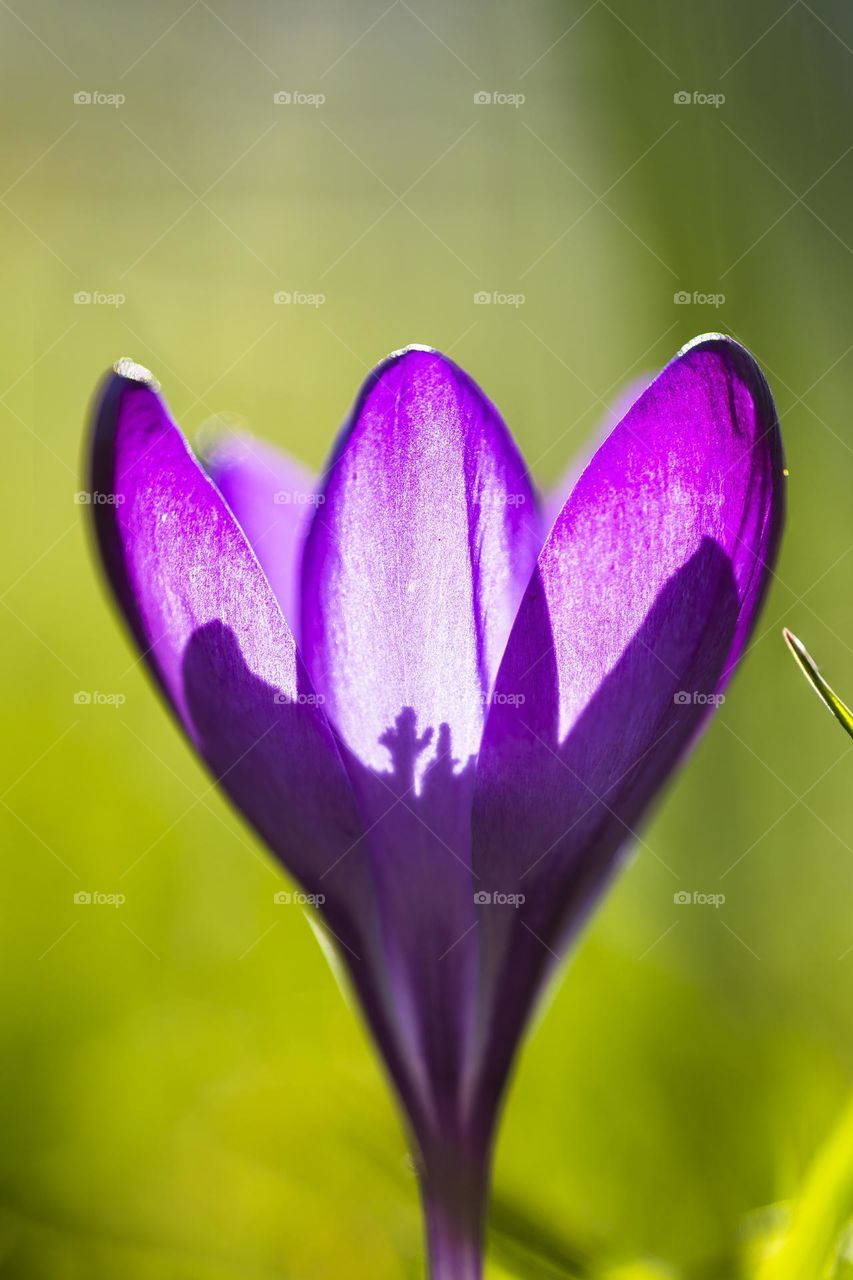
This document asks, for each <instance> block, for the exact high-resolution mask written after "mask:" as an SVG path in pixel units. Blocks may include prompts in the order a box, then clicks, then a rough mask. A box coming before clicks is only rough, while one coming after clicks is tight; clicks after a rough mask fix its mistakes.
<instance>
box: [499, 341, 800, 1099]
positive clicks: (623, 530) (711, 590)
mask: <svg viewBox="0 0 853 1280" xmlns="http://www.w3.org/2000/svg"><path fill="white" fill-rule="evenodd" d="M782 514H783V459H782V448H781V441H780V437H779V431H778V424H777V420H776V412H775V408H774V405H773V401H772V398H771V396H770V392H769V390H768V388H767V384H766V382H765V380H764V377H763V375H762V374H761V372H760V370H759V368H758V366H757V365H756V363H755V361H754V360H753V359H752V357H751V356H750V355H749V354H748V352H746V351H745V350H744V349H743V348H742V347H740V346H739V345H738V344H737V343H735V342H733V341H731V340H730V339H727V338H723V337H717V336H712V337H707V338H703V339H698V340H697V341H696V342H694V343H692V344H691V345H690V346H688V347H687V348H685V349H684V351H683V352H681V353H680V354H679V355H678V356H677V357H676V358H675V360H673V361H672V363H671V364H669V365H668V366H667V367H666V369H664V371H663V373H661V374H660V376H659V377H658V378H657V379H656V380H655V382H654V383H652V385H651V386H650V387H649V388H648V390H647V391H646V392H645V393H644V394H643V395H642V396H641V397H640V399H639V400H638V401H637V402H636V404H634V406H633V407H632V408H631V409H630V411H629V412H628V413H627V415H626V416H625V418H624V419H623V420H622V422H621V423H620V424H619V426H618V427H617V428H616V429H615V430H614V432H613V433H612V434H611V435H610V437H609V438H608V439H607V440H606V441H605V443H604V444H603V445H602V446H601V448H600V449H599V450H598V452H597V453H596V455H595V457H594V458H593V460H592V462H591V463H590V465H589V466H588V468H587V469H586V471H585V472H584V473H583V475H582V476H581V477H580V479H579V481H578V483H577V485H576V487H575V489H574V492H573V493H572V495H571V497H570V498H569V500H568V502H567V503H566V505H565V507H564V509H563V511H562V513H561V514H560V516H559V517H558V519H557V522H556V524H555V526H554V529H553V530H552V532H551V534H550V536H549V538H548V540H547V541H546V544H545V547H544V549H543V551H542V554H541V556H540V558H539V563H538V566H537V571H536V573H535V574H534V577H533V579H532V580H531V584H530V587H529V588H528V591H527V593H526V595H525V599H524V602H523V604H522V606H521V608H520V610H519V615H518V618H517V620H516V623H515V626H514V628H513V632H512V635H511V637H510V640H509V644H508V647H507V652H506V656H505V658H504V661H503V664H502V666H501V670H500V673H499V675H498V679H497V684H496V692H495V700H494V705H493V706H492V708H491V711H490V714H489V719H488V723H487V727H486V731H485V735H484V742H483V748H482V752H481V757H480V763H479V768H478V777H477V795H476V799H475V808H474V867H475V870H476V871H478V872H479V874H480V876H481V878H482V882H483V888H484V889H485V890H488V891H491V892H492V894H493V895H494V894H495V893H503V894H512V893H515V894H522V895H524V902H523V904H522V905H521V906H520V907H519V908H518V909H517V910H515V911H507V910H506V909H505V908H504V909H503V910H502V911H501V910H500V909H496V908H495V907H494V906H491V905H486V906H484V907H483V908H481V912H480V924H481V928H480V942H481V948H482V961H483V968H484V973H485V978H484V981H483V985H482V987H481V1013H482V1026H481V1034H482V1043H481V1049H482V1073H483V1077H485V1078H487V1079H488V1080H490V1082H491V1086H490V1088H487V1089H486V1091H485V1092H486V1094H487V1095H488V1094H489V1093H491V1096H492V1100H494V1097H495V1096H496V1094H497V1093H499V1091H500V1088H501V1087H502V1084H503V1080H504V1077H505V1073H506V1071H507V1069H508V1066H509V1062H510V1060H511V1056H512V1052H513V1048H514V1045H515V1043H516V1042H517V1038H518V1036H519V1035H520V1032H521V1029H522V1027H523V1024H524V1020H525V1018H526V1016H527V1014H528V1013H529V1010H530V1006H531V1003H532V1000H533V998H534V995H535V992H536V989H537V987H538V984H539V982H540V980H541V977H542V974H543V973H544V971H545V970H546V969H547V967H548V964H549V962H550V960H551V958H552V956H553V954H554V952H555V951H559V949H560V947H561V946H562V945H563V944H564V943H565V941H566V939H567V937H568V936H569V935H570V934H571V933H572V932H573V931H574V930H576V929H577V927H578V926H579V924H580V923H581V922H582V920H583V918H584V916H585V914H586V912H587V910H588V908H589V907H590V906H591V904H592V903H593V902H594V900H595V898H596V896H597V894H598V893H599V892H600V889H601V887H602V885H603V883H604V882H605V881H606V879H607V877H608V876H609V875H610V874H611V873H612V871H613V869H614V867H615V864H616V860H617V856H618V853H619V851H620V849H621V848H622V846H623V845H624V843H625V840H626V838H628V837H629V836H630V835H631V834H632V833H633V831H634V829H635V827H636V825H637V823H638V821H639V820H640V818H641V817H642V815H643V813H644V811H645V810H646V808H647V807H648V805H649V803H650V802H651V801H652V800H653V798H654V797H655V795H656V794H657V792H658V791H659V789H660V787H661V785H662V784H663V783H664V781H665V780H666V778H667V777H668V775H669V774H670V772H671V771H672V769H673V767H674V765H675V764H676V762H677V761H678V759H679V757H680V756H681V754H682V753H683V751H684V749H685V748H686V747H687V745H688V744H689V743H690V741H691V740H692V739H693V738H694V737H695V734H696V732H697V730H698V728H699V727H700V725H701V723H702V721H703V720H704V719H705V718H706V715H707V713H708V710H709V708H710V707H712V706H713V705H715V703H716V700H717V698H718V695H719V692H720V690H721V688H722V687H723V686H724V683H725V681H726V678H727V676H728V675H729V673H730V672H731V670H732V668H733V666H734V664H735V663H736V661H737V659H738V657H739V656H740V654H741V653H742V651H743V649H744V646H745V644H746V641H747V638H748V636H749V633H750V630H751V628H752V625H753V623H754V621H755V617H756V613H757V611H758V608H759V606H760V603H761V600H762V598H763V595H764V592H765V589H766V587H767V584H768V581H769V577H770V574H771V572H772V566H773V563H774V560H775V556H776V551H777V546H778V541H779V535H780V531H781V523H782ZM490 1027H491V1028H494V1029H493V1030H490Z"/></svg>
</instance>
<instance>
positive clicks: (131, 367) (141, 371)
mask: <svg viewBox="0 0 853 1280" xmlns="http://www.w3.org/2000/svg"><path fill="white" fill-rule="evenodd" d="M113 370H114V371H115V372H116V373H117V374H118V375H119V376H120V377H122V378H129V379H130V381H131V382H142V383H144V384H145V386H146V387H151V388H152V390H153V391H159V390H160V383H159V382H158V381H157V379H156V378H155V377H154V374H153V373H152V372H151V370H150V369H146V368H145V366H144V365H142V364H137V363H136V361H135V360H131V359H129V358H128V357H127V356H122V358H121V360H116V362H115V364H114V365H113Z"/></svg>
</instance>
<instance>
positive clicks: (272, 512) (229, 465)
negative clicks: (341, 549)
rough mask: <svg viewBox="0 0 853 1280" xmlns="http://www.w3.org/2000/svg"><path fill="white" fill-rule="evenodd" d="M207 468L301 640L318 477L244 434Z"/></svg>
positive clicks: (224, 444) (214, 451) (212, 453)
mask: <svg viewBox="0 0 853 1280" xmlns="http://www.w3.org/2000/svg"><path fill="white" fill-rule="evenodd" d="M204 464H205V467H206V469H207V471H208V473H209V474H210V475H211V476H212V477H213V479H214V481H215V483H216V487H217V488H218V489H219V492H220V493H221V494H222V496H223V497H224V499H225V501H226V502H227V503H228V505H229V507H230V508H231V510H232V511H233V512H234V514H235V516H236V517H237V520H238V521H239V523H240V525H241V527H242V529H243V532H244V533H245V535H246V537H247V539H248V541H249V545H250V546H251V548H252V550H253V551H254V553H255V555H256V556H257V557H258V560H259V561H260V565H261V568H262V569H263V571H264V573H265V574H266V575H267V579H268V581H269V584H270V586H271V587H272V589H273V593H274V595H275V598H276V600H278V603H279V605H280V606H281V611H282V613H283V614H284V616H285V618H286V619H287V622H288V625H289V627H290V629H291V631H292V632H293V633H294V635H297V633H298V624H299V571H300V564H301V556H302V544H303V542H304V540H305V535H306V533H307V532H308V523H309V517H310V514H311V512H312V510H313V509H314V505H315V504H316V501H317V497H316V494H315V489H316V481H315V479H314V477H313V476H312V475H311V472H310V471H308V469H307V468H306V467H303V466H302V465H301V464H300V463H298V462H297V461H296V460H295V459H294V458H290V457H288V456H287V454H284V453H281V452H280V451H279V450H278V449H274V448H273V447H272V446H271V445H269V444H265V443H264V442H263V441H262V440H255V439H253V438H252V437H251V436H248V435H244V434H241V435H233V436H228V437H227V438H224V439H223V440H221V441H217V443H216V444H215V445H214V446H213V447H212V448H211V449H210V450H209V451H208V452H207V454H206V455H205V458H204Z"/></svg>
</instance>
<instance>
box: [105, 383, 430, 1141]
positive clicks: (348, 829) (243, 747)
mask: <svg viewBox="0 0 853 1280" xmlns="http://www.w3.org/2000/svg"><path fill="white" fill-rule="evenodd" d="M91 487H92V490H93V491H94V492H95V493H96V494H97V497H98V500H97V501H96V502H94V503H93V506H92V511H93V515H94V520H95V532H96V537H97V542H98V546H99V550H100V553H101V557H102V560H103V563H104V566H105V569H106V572H107V576H108V578H109V581H110V584H111V586H112V589H113V591H114V593H115V595H116V597H117V599H118V601H119V604H120V605H121V608H122V610H123V612H124V615H125V618H126V620H127V622H128V624H129V626H130V628H131V631H132V632H133V635H134V637H135V639H136V642H137V644H138V646H139V648H140V650H141V652H142V654H143V656H144V658H145V661H146V662H147V664H148V666H149V667H150V668H151V670H152V672H153V674H154V675H155V677H156V679H157V681H158V682H159V684H160V685H161V687H162V689H163V691H164V693H165V694H166V697H167V699H168V700H169V702H170V703H171V705H172V707H173V708H174V710H175V712H176V714H177V717H178V719H179V721H180V722H181V724H182V725H183V727H184V729H185V730H186V732H187V734H188V735H189V737H190V739H191V740H192V742H193V743H194V745H195V746H196V748H197V750H198V751H199V753H200V755H201V756H202V758H203V759H204V760H205V762H206V763H207V765H208V767H209V768H210V769H211V771H212V773H213V774H214V777H215V778H216V780H217V782H218V783H219V784H220V785H221V786H222V788H223V789H224V790H225V791H226V793H227V794H228V795H229V796H230V797H231V799H232V800H233V801H234V803H235V804H236V805H237V806H238V808H239V809H240V810H241V811H242V812H243V814H244V815H245V816H246V818H247V819H248V820H249V821H250V822H251V823H252V824H253V826H254V827H255V828H256V830H257V831H258V832H259V834H260V835H261V836H262V838H263V839H264V840H265V842H266V843H267V844H268V846H269V847H270V848H271V849H272V850H273V851H274V852H275V853H276V854H278V856H279V857H280V858H281V859H282V861H283V862H284V863H285V864H286V865H287V867H288V868H289V870H290V871H291V872H292V873H293V874H294V875H295V876H296V877H297V878H298V879H299V880H300V881H301V883H302V885H303V887H304V888H305V889H306V890H307V891H308V892H309V893H311V894H315V895H318V896H319V897H320V899H321V901H322V911H323V914H324V916H325V919H326V922H327V924H328V925H329V927H330V928H331V929H332V931H333V933H334V934H335V936H336V937H337V939H338V941H339V942H340V944H341V947H342V955H343V958H344V960H345V962H346V963H347V964H348V966H349V969H350V972H351V976H352V980H353V983H354V986H355V988H356V990H357V991H358V993H359V995H360V997H361V999H362V1001H363V1004H364V1007H365V1011H366V1013H367V1016H368V1018H369V1020H370V1022H371V1026H372V1028H373V1031H374V1034H375V1035H376V1037H377V1040H378V1042H379V1044H380V1046H381V1048H382V1050H383V1053H384V1054H385V1058H386V1061H387V1063H388V1066H389V1069H390V1071H391V1074H392V1076H393V1077H394V1079H395V1081H396V1083H397V1086H398V1088H399V1090H400V1093H401V1095H402V1096H403V1098H404V1100H405V1101H406V1105H407V1107H408V1108H409V1110H410V1112H411V1113H412V1115H413V1116H415V1117H417V1114H418V1102H417V1097H416V1093H417V1086H416V1084H415V1083H414V1080H415V1075H416V1068H415V1067H413V1066H412V1064H411V1063H407V1062H406V1061H405V1060H404V1058H405V1051H404V1050H401V1048H400V1037H399V1035H398V1034H397V1032H396V1030H395V1028H394V1025H393V1024H394V1016H393V1012H392V1010H391V1008H390V1005H389V1001H388V993H387V986H386V982H385V975H384V971H383V968H382V964H381V963H380V962H379V960H378V958H377V954H376V951H377V946H378V941H377V940H378V937H379V926H378V921H377V909H376V902H375V893H374V891H373V887H372V883H371V875H370V868H369V865H368V862H367V858H366V852H365V848H364V844H363V839H364V827H363V824H362V823H361V821H360V818H359V815H358V812H357V809H356V806H355V803H354V798H353V794H352V789H351V785H350V783H349V780H348V778H347V776H346V773H345V771H344V769H343V766H342V763H341V759H340V756H339V753H338V749H337V745H336V743H335V740H334V738H333V736H332V734H331V732H330V730H329V727H328V724H327V722H326V719H325V715H324V712H323V709H322V699H319V698H318V697H317V695H316V694H315V693H314V691H313V690H312V688H311V685H310V683H309V681H308V678H307V675H306V673H305V672H304V670H303V669H302V666H301V662H300V659H299V658H298V655H297V652H296V647H295V644H294V641H293V637H292V635H291V632H290V629H289V628H288V626H287V623H286V622H285V620H284V618H283V617H282V614H281V610H280V609H279V606H278V603H277V601H276V600H275V598H274V596H273V594H272V591H271V590H270V586H269V584H268V582H267V579H266V577H265V575H264V573H263V572H262V570H261V568H260V566H259V564H258V562H257V560H256V558H255V556H254V553H253V552H252V550H251V548H250V547H249V544H248V542H247V541H246V538H245V536H244V534H243V531H242V529H241V528H240V526H239V524H238V523H237V521H236V519H235V517H234V515H233V514H232V512H231V510H230V509H229V507H228V506H227V505H226V503H225V502H224V500H223V498H222V496H221V495H220V493H219V491H218V489H217V488H216V486H215V485H214V483H213V481H212V480H211V479H210V478H209V477H208V476H207V475H206V474H205V472H204V471H203V470H202V468H201V466H200V465H199V463H198V462H197V460H196V459H195V457H194V456H193V455H192V453H191V452H190V450H189V447H188V445H187V443H186V441H185V439H184V438H183V436H182V435H181V432H180V431H179V429H178V428H177V426H176V425H175V424H174V422H173V421H172V420H171V418H170V417H169V414H168V412H167V410H166V407H165V405H164V404H163V402H162V400H161V399H160V398H159V396H158V395H157V394H156V393H155V391H154V390H153V389H152V387H151V386H149V385H145V384H143V383H140V382H138V381H134V380H130V379H129V378H126V377H122V376H119V375H118V374H115V375H112V376H110V377H109V378H108V380H107V382H106V384H105V387H104V389H103V392H102V395H101V399H100V403H99V405H98V408H97V413H96V422H95V431H94V440H93V452H92V463H91Z"/></svg>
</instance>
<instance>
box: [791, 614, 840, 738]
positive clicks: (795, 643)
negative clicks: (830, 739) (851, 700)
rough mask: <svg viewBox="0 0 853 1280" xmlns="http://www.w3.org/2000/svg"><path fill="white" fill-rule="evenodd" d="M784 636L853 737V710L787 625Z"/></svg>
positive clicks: (810, 678) (811, 681)
mask: <svg viewBox="0 0 853 1280" xmlns="http://www.w3.org/2000/svg"><path fill="white" fill-rule="evenodd" d="M784 636H785V639H786V641H787V643H788V648H789V649H790V650H791V653H792V654H793V655H794V657H795V659H796V661H797V665H798V666H799V668H800V670H801V671H802V672H803V674H804V676H805V677H806V679H807V680H808V682H809V684H810V685H811V686H812V688H813V689H814V691H815V693H816V694H817V695H818V697H819V698H820V700H821V702H823V703H825V704H826V706H827V707H829V709H830V711H831V712H832V714H833V715H834V716H835V718H836V720H837V721H838V723H839V724H840V725H841V726H842V728H844V729H846V730H847V732H848V733H849V734H850V736H851V738H853V712H851V711H850V710H849V708H848V707H846V706H845V705H844V703H843V702H842V701H841V699H840V698H839V696H838V694H837V693H836V692H835V690H834V689H832V688H831V687H830V686H829V685H828V684H827V682H826V681H825V680H824V678H823V676H822V675H821V674H820V671H819V670H818V667H817V663H816V662H815V660H814V658H813V657H812V656H811V654H810V653H809V651H808V649H807V648H806V647H805V645H804V644H803V643H802V641H800V640H798V639H797V637H796V636H795V635H793V634H792V633H791V632H790V631H789V630H788V629H787V627H786V628H785V630H784Z"/></svg>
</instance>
